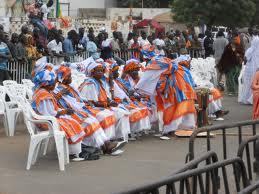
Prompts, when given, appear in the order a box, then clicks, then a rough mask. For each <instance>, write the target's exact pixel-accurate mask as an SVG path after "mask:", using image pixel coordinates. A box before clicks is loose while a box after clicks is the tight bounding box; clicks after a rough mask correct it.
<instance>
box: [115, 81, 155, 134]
mask: <svg viewBox="0 0 259 194" xmlns="http://www.w3.org/2000/svg"><path fill="white" fill-rule="evenodd" d="M114 96H115V97H116V98H119V99H127V101H128V102H130V101H131V100H130V98H129V97H128V96H127V94H126V93H125V92H124V91H123V90H122V89H121V88H120V87H119V86H118V84H117V83H116V82H114ZM140 110H141V108H135V109H132V110H130V113H131V114H134V112H136V111H140ZM150 128H151V125H150V121H149V117H148V116H146V117H145V118H143V119H141V120H140V121H138V122H134V123H130V130H131V133H136V132H141V131H143V130H146V129H150Z"/></svg>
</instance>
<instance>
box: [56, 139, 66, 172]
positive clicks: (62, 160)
mask: <svg viewBox="0 0 259 194" xmlns="http://www.w3.org/2000/svg"><path fill="white" fill-rule="evenodd" d="M63 138H64V136H63V135H57V134H55V143H56V149H57V154H58V162H59V169H60V171H64V170H65V154H64V143H63Z"/></svg>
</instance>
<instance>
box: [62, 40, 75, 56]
mask: <svg viewBox="0 0 259 194" xmlns="http://www.w3.org/2000/svg"><path fill="white" fill-rule="evenodd" d="M63 44H64V45H63V46H64V52H65V53H67V54H70V55H74V54H76V52H75V50H74V47H73V44H72V41H71V40H70V39H68V38H66V39H65V40H64V43H63Z"/></svg>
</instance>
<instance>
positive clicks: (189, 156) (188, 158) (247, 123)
mask: <svg viewBox="0 0 259 194" xmlns="http://www.w3.org/2000/svg"><path fill="white" fill-rule="evenodd" d="M257 124H259V120H257V121H243V122H237V123H232V124H225V125H215V126H210V127H203V128H200V129H197V130H195V131H194V132H193V134H192V135H191V137H190V139H189V153H188V154H187V156H186V162H188V161H191V160H193V159H194V157H195V153H194V152H195V144H194V143H195V140H196V138H197V136H198V134H200V133H204V132H205V133H207V137H206V140H207V141H206V150H205V151H211V150H213V149H212V146H211V139H212V138H213V137H212V136H211V133H212V132H216V131H218V132H219V131H220V132H221V134H220V135H222V148H223V159H227V158H228V157H227V131H228V130H232V131H233V129H237V132H238V133H237V137H238V145H237V147H239V145H240V144H241V142H242V141H243V135H242V134H243V127H245V126H252V128H251V131H250V130H249V129H246V133H248V132H249V131H250V132H251V136H255V135H256V125H257ZM218 146H220V145H219V144H217V149H218ZM254 147H255V145H254ZM199 151H201V150H199Z"/></svg>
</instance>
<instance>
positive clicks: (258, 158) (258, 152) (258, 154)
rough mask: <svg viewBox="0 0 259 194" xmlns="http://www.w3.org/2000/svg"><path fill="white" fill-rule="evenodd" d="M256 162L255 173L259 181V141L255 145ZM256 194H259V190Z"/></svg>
mask: <svg viewBox="0 0 259 194" xmlns="http://www.w3.org/2000/svg"><path fill="white" fill-rule="evenodd" d="M254 153H255V161H254V173H255V174H256V177H255V178H256V181H258V180H259V139H257V141H256V143H255V150H254ZM256 193H257V194H259V189H257V190H256Z"/></svg>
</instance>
